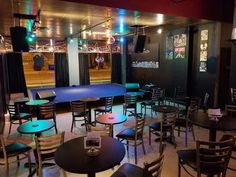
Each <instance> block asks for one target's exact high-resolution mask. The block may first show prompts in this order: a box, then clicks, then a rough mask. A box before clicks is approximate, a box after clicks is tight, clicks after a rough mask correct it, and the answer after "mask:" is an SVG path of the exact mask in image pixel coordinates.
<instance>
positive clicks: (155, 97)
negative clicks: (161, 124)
mask: <svg viewBox="0 0 236 177" xmlns="http://www.w3.org/2000/svg"><path fill="white" fill-rule="evenodd" d="M164 97H165V90H164V89H161V88H157V89H153V90H152V101H154V102H155V101H159V100H160V99H164Z"/></svg>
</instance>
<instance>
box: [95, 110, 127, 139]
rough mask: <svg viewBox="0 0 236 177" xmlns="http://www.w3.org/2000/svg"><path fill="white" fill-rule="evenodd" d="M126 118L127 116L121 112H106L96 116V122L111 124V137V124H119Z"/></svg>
mask: <svg viewBox="0 0 236 177" xmlns="http://www.w3.org/2000/svg"><path fill="white" fill-rule="evenodd" d="M126 120H127V117H126V116H125V115H123V114H115V113H106V114H101V115H98V116H97V117H96V122H98V123H101V124H106V125H110V126H111V137H113V125H114V124H120V123H123V122H125V121H126Z"/></svg>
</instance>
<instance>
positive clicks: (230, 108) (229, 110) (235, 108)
mask: <svg viewBox="0 0 236 177" xmlns="http://www.w3.org/2000/svg"><path fill="white" fill-rule="evenodd" d="M225 112H226V114H227V115H229V116H231V117H232V116H235V115H236V105H229V104H226V105H225Z"/></svg>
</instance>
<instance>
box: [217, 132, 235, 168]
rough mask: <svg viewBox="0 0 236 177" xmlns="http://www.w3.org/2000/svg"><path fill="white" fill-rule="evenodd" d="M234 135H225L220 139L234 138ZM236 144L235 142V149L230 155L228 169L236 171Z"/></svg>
mask: <svg viewBox="0 0 236 177" xmlns="http://www.w3.org/2000/svg"><path fill="white" fill-rule="evenodd" d="M232 136H233V135H223V136H222V138H221V140H220V141H225V140H227V139H230V138H232ZM234 139H236V136H234ZM233 164H234V165H233ZM235 164H236V144H234V147H233V151H232V154H231V157H230V161H229V165H228V169H229V170H232V171H236V166H235Z"/></svg>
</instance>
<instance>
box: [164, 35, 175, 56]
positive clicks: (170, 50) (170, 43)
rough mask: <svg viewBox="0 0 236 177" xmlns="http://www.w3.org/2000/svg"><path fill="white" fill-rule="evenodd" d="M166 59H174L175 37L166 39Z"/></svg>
mask: <svg viewBox="0 0 236 177" xmlns="http://www.w3.org/2000/svg"><path fill="white" fill-rule="evenodd" d="M165 55H166V59H169V60H172V59H173V57H174V37H173V36H167V37H166V53H165Z"/></svg>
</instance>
